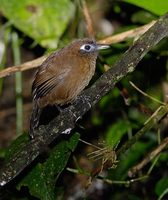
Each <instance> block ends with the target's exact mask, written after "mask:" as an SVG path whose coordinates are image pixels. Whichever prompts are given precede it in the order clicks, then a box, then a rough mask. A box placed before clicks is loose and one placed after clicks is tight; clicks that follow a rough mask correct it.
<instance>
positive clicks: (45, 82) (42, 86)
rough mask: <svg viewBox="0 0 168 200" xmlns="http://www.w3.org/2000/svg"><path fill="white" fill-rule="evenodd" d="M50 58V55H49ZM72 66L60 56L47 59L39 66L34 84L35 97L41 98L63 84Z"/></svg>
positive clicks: (33, 92)
mask: <svg viewBox="0 0 168 200" xmlns="http://www.w3.org/2000/svg"><path fill="white" fill-rule="evenodd" d="M49 58H50V57H49ZM66 65H67V64H66ZM70 70H71V67H70V66H69V67H68V66H65V62H64V61H63V60H62V59H60V58H59V57H58V56H55V57H54V58H53V57H51V59H47V60H46V61H45V62H44V63H43V64H42V66H40V67H39V70H38V71H37V74H36V76H35V80H34V82H33V86H32V94H33V99H34V100H35V99H39V98H41V97H44V96H46V95H47V94H49V93H50V92H51V91H52V90H53V89H56V87H57V86H59V85H60V84H62V81H63V80H64V78H65V77H66V76H67V74H68V73H69V71H70Z"/></svg>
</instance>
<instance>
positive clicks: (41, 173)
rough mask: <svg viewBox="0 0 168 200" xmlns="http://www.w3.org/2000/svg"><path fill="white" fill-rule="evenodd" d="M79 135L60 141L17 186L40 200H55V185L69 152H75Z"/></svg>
mask: <svg viewBox="0 0 168 200" xmlns="http://www.w3.org/2000/svg"><path fill="white" fill-rule="evenodd" d="M78 139H79V134H77V133H76V134H73V135H72V136H71V138H70V139H69V140H62V141H60V142H59V143H58V144H57V145H56V146H55V147H54V148H53V149H52V151H51V153H50V156H49V158H48V159H47V160H46V161H45V162H44V163H38V164H36V166H35V167H34V168H33V169H32V170H31V171H30V173H28V175H27V176H25V177H24V178H23V179H22V181H21V182H20V183H19V184H18V186H17V188H18V189H21V187H22V186H27V187H28V188H29V191H30V194H31V195H32V196H35V197H37V198H40V199H41V200H55V199H56V194H55V183H56V180H57V179H58V177H59V175H60V174H61V172H62V171H63V170H64V168H65V167H66V165H67V162H68V159H69V157H70V155H71V152H72V151H74V150H75V148H76V146H77V143H78Z"/></svg>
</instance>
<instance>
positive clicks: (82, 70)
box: [29, 38, 109, 138]
mask: <svg viewBox="0 0 168 200" xmlns="http://www.w3.org/2000/svg"><path fill="white" fill-rule="evenodd" d="M108 47H109V46H107V45H102V44H97V43H96V42H95V41H94V40H92V39H88V38H86V39H78V40H75V41H73V42H72V43H70V44H69V45H67V46H66V47H64V48H62V49H60V50H59V51H57V52H54V53H52V54H51V55H50V56H49V57H48V58H47V59H46V60H45V61H44V62H43V63H42V64H41V66H39V68H38V71H37V73H36V75H35V79H34V82H33V85H32V94H33V110H32V115H31V120H30V131H29V134H30V137H31V138H34V137H35V135H34V130H35V129H36V128H37V127H38V125H39V118H40V114H41V111H42V108H44V107H45V106H47V105H60V106H61V105H65V104H68V103H71V102H72V101H73V100H74V99H75V98H76V97H77V95H78V94H79V93H80V92H81V91H82V90H83V89H84V88H85V87H86V86H87V85H88V84H89V81H90V80H91V78H92V76H93V75H94V72H95V66H96V59H97V56H98V50H100V49H106V48H108Z"/></svg>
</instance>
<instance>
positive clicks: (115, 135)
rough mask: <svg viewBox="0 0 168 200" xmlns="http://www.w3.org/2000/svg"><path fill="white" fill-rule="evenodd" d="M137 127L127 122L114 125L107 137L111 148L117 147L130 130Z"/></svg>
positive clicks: (122, 121)
mask: <svg viewBox="0 0 168 200" xmlns="http://www.w3.org/2000/svg"><path fill="white" fill-rule="evenodd" d="M133 127H135V125H134V124H131V123H130V122H129V121H127V120H119V121H118V122H116V123H114V124H112V125H111V126H110V127H109V129H108V131H107V135H106V142H107V144H108V145H110V146H115V145H117V144H118V143H119V142H120V140H121V138H122V137H123V136H124V135H125V134H126V133H127V132H128V130H130V129H132V128H133Z"/></svg>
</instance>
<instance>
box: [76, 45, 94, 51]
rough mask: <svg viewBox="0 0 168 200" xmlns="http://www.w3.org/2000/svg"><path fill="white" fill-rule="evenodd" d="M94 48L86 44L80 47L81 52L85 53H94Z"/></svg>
mask: <svg viewBox="0 0 168 200" xmlns="http://www.w3.org/2000/svg"><path fill="white" fill-rule="evenodd" d="M94 49H95V48H94V46H93V45H90V44H84V45H82V46H81V47H80V50H82V51H84V52H91V51H94Z"/></svg>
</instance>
